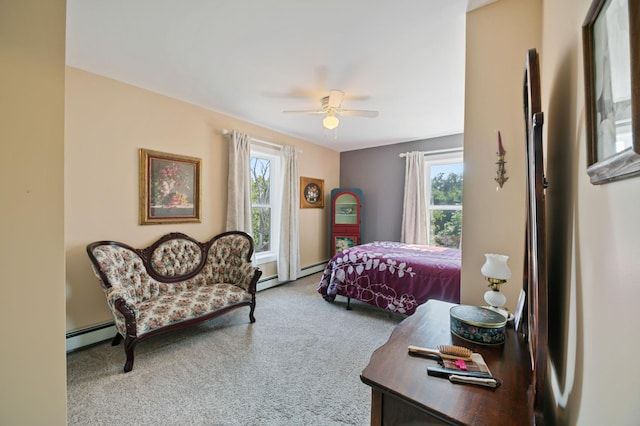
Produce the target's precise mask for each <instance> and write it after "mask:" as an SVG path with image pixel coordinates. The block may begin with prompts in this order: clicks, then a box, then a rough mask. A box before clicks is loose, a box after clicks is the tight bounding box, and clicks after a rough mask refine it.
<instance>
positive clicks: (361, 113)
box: [336, 109, 378, 118]
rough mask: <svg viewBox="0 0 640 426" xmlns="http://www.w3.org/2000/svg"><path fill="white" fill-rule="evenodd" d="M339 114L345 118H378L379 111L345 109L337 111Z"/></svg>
mask: <svg viewBox="0 0 640 426" xmlns="http://www.w3.org/2000/svg"><path fill="white" fill-rule="evenodd" d="M336 112H337V113H338V114H340V115H343V116H345V117H369V118H373V117H377V116H378V111H367V110H364V109H343V110H338V111H336Z"/></svg>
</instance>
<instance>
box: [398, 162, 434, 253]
mask: <svg viewBox="0 0 640 426" xmlns="http://www.w3.org/2000/svg"><path fill="white" fill-rule="evenodd" d="M424 173H425V167H424V153H423V152H419V151H413V152H410V153H408V154H407V155H406V164H405V174H404V202H403V211H402V232H401V236H400V239H401V241H402V242H404V243H408V244H427V226H429V224H428V222H427V203H426V200H425V193H424V190H425V175H424Z"/></svg>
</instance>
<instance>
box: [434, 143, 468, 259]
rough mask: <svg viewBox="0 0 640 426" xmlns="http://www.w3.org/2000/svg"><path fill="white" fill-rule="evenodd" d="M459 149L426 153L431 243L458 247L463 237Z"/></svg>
mask: <svg viewBox="0 0 640 426" xmlns="http://www.w3.org/2000/svg"><path fill="white" fill-rule="evenodd" d="M462 165H463V163H462V151H459V152H452V153H447V154H435V155H426V156H425V175H426V178H427V179H428V182H426V185H425V188H426V189H425V191H426V192H427V193H426V197H425V198H426V199H427V203H428V208H427V211H428V215H429V217H428V220H429V235H428V242H427V244H429V245H431V246H440V247H451V248H460V243H461V239H462V175H463V170H462V169H463V167H462Z"/></svg>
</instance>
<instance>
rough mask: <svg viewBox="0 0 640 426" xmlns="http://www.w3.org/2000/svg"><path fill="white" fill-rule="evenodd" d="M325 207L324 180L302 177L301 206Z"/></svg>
mask: <svg viewBox="0 0 640 426" xmlns="http://www.w3.org/2000/svg"><path fill="white" fill-rule="evenodd" d="M323 207H324V180H322V179H314V178H309V177H303V176H301V177H300V208H301V209H309V208H323Z"/></svg>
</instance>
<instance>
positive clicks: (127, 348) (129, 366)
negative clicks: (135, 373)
mask: <svg viewBox="0 0 640 426" xmlns="http://www.w3.org/2000/svg"><path fill="white" fill-rule="evenodd" d="M134 346H135V343H134V342H132V341H130V340H129V338H126V339H125V341H124V353H125V354H126V355H127V362H125V364H124V372H125V373H128V372H129V371H131V370H133V348H134Z"/></svg>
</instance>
